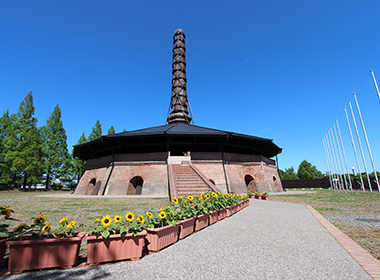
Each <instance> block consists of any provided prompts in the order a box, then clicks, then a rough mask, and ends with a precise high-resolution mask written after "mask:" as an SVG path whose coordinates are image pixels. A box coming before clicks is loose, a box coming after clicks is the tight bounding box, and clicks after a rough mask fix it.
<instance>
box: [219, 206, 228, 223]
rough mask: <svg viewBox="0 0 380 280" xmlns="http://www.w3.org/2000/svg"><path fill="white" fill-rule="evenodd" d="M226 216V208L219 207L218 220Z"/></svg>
mask: <svg viewBox="0 0 380 280" xmlns="http://www.w3.org/2000/svg"><path fill="white" fill-rule="evenodd" d="M226 216H227V209H226V208H223V209H219V211H218V221H220V220H223V219H224V218H225V217H226Z"/></svg>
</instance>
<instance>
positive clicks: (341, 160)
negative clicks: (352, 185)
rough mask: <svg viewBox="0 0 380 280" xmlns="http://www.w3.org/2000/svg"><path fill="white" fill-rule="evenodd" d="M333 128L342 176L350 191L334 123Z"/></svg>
mask: <svg viewBox="0 0 380 280" xmlns="http://www.w3.org/2000/svg"><path fill="white" fill-rule="evenodd" d="M333 127H334V132H335V139H336V144H337V146H338V151H339V159H340V166H341V167H342V176H343V178H344V185H345V186H346V190H347V191H348V183H347V179H346V176H345V174H344V165H343V157H342V152H341V150H340V144H339V138H338V133H337V132H336V128H335V123H333Z"/></svg>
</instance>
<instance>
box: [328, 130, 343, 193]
mask: <svg viewBox="0 0 380 280" xmlns="http://www.w3.org/2000/svg"><path fill="white" fill-rule="evenodd" d="M330 133H331V139H332V142H333V145H334V146H333V147H334V154H335V160H336V166H337V167H338V168H337V170H338V174H339V183H340V185H339V189H340V190H341V189H343V190H344V184H343V179H342V171H341V170H340V165H339V160H338V152H337V151H336V145H335V138H334V133H333V130H332V128H331V127H330Z"/></svg>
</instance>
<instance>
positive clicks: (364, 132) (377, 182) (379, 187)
mask: <svg viewBox="0 0 380 280" xmlns="http://www.w3.org/2000/svg"><path fill="white" fill-rule="evenodd" d="M354 97H355V102H356V107H357V108H358V112H359V117H360V122H361V124H362V129H363V134H364V138H365V141H366V143H367V148H368V153H369V158H370V160H371V163H372V169H373V172H374V173H375V178H376V184H377V189H378V191H379V192H380V186H379V179H378V178H377V172H376V167H375V163H374V162H373V158H372V153H371V148H370V146H369V141H368V137H367V133H366V131H365V127H364V122H363V118H362V113H361V112H360V108H359V103H358V99H357V98H356V94H355V93H354ZM367 176H368V175H367Z"/></svg>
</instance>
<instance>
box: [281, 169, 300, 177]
mask: <svg viewBox="0 0 380 280" xmlns="http://www.w3.org/2000/svg"><path fill="white" fill-rule="evenodd" d="M280 176H281V180H299V178H298V176H297V174H296V173H295V171H294V167H293V166H292V167H290V168H285V171H282V170H280Z"/></svg>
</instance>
